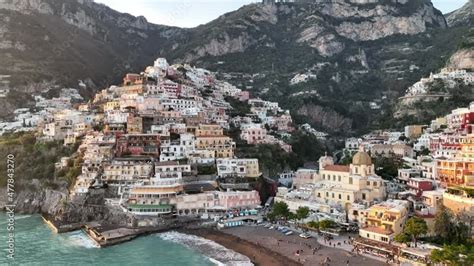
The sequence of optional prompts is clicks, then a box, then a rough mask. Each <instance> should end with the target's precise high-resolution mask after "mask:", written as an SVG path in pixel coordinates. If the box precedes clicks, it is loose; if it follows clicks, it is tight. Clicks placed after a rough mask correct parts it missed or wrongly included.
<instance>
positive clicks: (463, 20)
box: [446, 0, 474, 27]
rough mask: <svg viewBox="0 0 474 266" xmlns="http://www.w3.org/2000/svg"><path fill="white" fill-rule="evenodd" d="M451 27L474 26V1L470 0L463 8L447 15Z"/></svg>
mask: <svg viewBox="0 0 474 266" xmlns="http://www.w3.org/2000/svg"><path fill="white" fill-rule="evenodd" d="M446 21H447V22H448V25H449V26H450V27H452V26H458V25H473V23H474V0H469V1H468V2H467V3H466V4H465V5H464V6H463V7H461V8H460V9H458V10H455V11H453V12H451V13H449V14H447V15H446Z"/></svg>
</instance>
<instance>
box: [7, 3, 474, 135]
mask: <svg viewBox="0 0 474 266" xmlns="http://www.w3.org/2000/svg"><path fill="white" fill-rule="evenodd" d="M464 13H465V12H464ZM464 13H463V12H461V13H460V14H464ZM0 14H1V15H2V16H1V17H2V20H0V36H1V37H2V38H1V40H2V41H0V56H1V57H2V58H6V60H2V61H1V62H0V75H11V77H9V78H8V77H7V78H6V82H5V79H3V82H4V84H7V86H9V87H10V88H12V91H14V93H10V94H9V95H8V97H7V98H0V109H2V108H3V110H0V111H4V112H1V113H11V111H12V110H13V108H14V107H18V106H25V105H26V106H27V103H29V102H31V92H33V91H35V90H36V91H38V90H40V89H43V88H45V87H54V86H77V82H78V80H82V81H84V82H85V83H86V84H87V88H88V89H84V90H83V91H82V93H83V94H85V95H86V96H87V94H89V93H91V92H92V91H93V90H94V89H95V88H99V87H102V86H106V85H108V84H111V83H113V82H119V80H120V78H121V77H122V76H123V74H124V73H126V72H138V71H141V69H143V67H144V66H146V65H147V64H149V62H150V61H151V60H153V59H154V58H156V57H158V56H161V57H166V58H168V59H169V60H170V61H173V62H190V63H193V64H196V65H200V66H204V67H207V68H209V69H210V70H213V71H216V72H217V74H218V75H219V77H220V78H224V79H228V80H229V81H231V82H233V83H235V84H236V85H238V86H239V87H241V88H247V89H249V90H250V91H251V93H252V94H254V95H256V96H261V97H262V98H267V99H270V100H276V101H278V102H280V104H282V105H283V106H284V107H286V108H289V109H291V110H292V112H293V113H294V114H295V115H296V118H297V120H298V121H300V122H302V121H305V122H310V123H311V124H312V125H313V126H315V127H316V128H318V129H321V130H324V131H328V132H331V133H341V134H351V133H354V132H356V131H361V130H366V129H369V128H375V127H381V126H385V125H384V124H383V123H381V122H380V121H387V119H385V118H386V117H390V115H391V107H392V106H393V103H394V100H395V99H396V98H397V97H398V96H400V94H401V93H402V92H403V91H405V89H406V88H407V87H408V86H409V85H411V84H412V83H414V82H416V81H417V80H419V79H420V77H422V76H424V75H428V74H429V73H430V72H431V71H434V70H436V69H439V68H440V67H442V66H444V65H445V64H446V61H447V60H448V59H449V58H450V56H451V55H452V54H454V53H455V52H456V51H457V49H458V47H459V46H460V43H461V42H462V39H463V36H464V35H465V33H466V32H467V31H468V30H469V28H470V25H472V24H469V23H470V22H466V23H468V24H466V23H464V22H463V23H460V22H459V23H458V22H454V21H461V19H458V18H460V17H463V16H464V15H463V16H461V15H457V16H454V15H452V14H450V15H449V16H451V17H453V19H452V20H451V21H453V23H452V25H453V26H452V27H451V28H449V29H448V28H447V23H446V20H445V18H444V16H443V15H442V14H441V12H439V11H438V10H436V9H435V8H434V7H433V5H432V3H431V1H429V0H378V1H376V0H334V1H331V2H328V1H319V0H313V1H296V3H277V4H266V5H264V4H250V5H246V6H244V7H242V8H240V9H239V10H236V11H234V12H230V13H227V14H225V15H223V16H221V17H219V18H218V19H216V20H214V21H212V22H210V23H208V24H205V25H201V26H199V27H196V28H193V29H180V28H175V27H167V26H161V25H154V24H151V23H148V22H147V21H146V19H145V18H143V17H133V16H131V15H128V14H122V13H119V12H116V11H114V10H112V9H110V8H108V7H106V6H104V5H101V4H97V3H94V2H92V1H86V0H66V1H54V0H0ZM454 17H457V18H456V19H454ZM462 21H464V20H462ZM25 33H26V34H25ZM468 50H469V49H468ZM110 73H113V75H110ZM0 77H1V76H0ZM298 77H305V78H303V80H304V81H303V82H290V81H291V80H292V79H294V78H296V79H294V80H298ZM53 94H54V90H52V91H51V93H50V95H53ZM341 96H342V97H341ZM374 106H375V108H381V109H373V108H374ZM380 118H384V119H382V120H381V119H380Z"/></svg>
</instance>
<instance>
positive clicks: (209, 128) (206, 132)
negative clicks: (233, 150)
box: [196, 125, 224, 137]
mask: <svg viewBox="0 0 474 266" xmlns="http://www.w3.org/2000/svg"><path fill="white" fill-rule="evenodd" d="M222 135H224V130H223V129H222V127H221V126H220V125H199V127H198V128H197V129H196V137H210V136H222Z"/></svg>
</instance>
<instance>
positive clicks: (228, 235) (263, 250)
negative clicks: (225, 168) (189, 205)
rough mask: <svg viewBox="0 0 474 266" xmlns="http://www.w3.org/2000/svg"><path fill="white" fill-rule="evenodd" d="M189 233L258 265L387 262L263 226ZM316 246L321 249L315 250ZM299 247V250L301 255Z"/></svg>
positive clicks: (373, 263)
mask: <svg viewBox="0 0 474 266" xmlns="http://www.w3.org/2000/svg"><path fill="white" fill-rule="evenodd" d="M186 233H190V234H194V235H198V236H200V237H204V238H206V239H209V240H212V241H214V242H216V243H219V244H221V245H223V246H225V247H226V248H229V249H232V250H234V251H236V252H239V253H241V254H243V255H245V256H247V257H249V258H250V259H251V260H252V262H253V263H255V264H256V265H268V266H273V265H347V263H349V265H365V266H369V265H370V266H372V265H376V266H378V265H385V264H384V263H382V262H380V261H377V260H373V259H370V258H366V257H363V256H360V255H359V256H355V255H354V254H351V253H350V252H348V251H345V250H341V249H337V248H330V247H325V246H321V245H320V244H318V242H317V240H316V239H315V238H310V239H303V238H300V237H299V236H298V235H291V236H285V235H283V234H281V233H280V232H278V231H276V230H270V229H267V228H264V227H262V226H242V227H235V228H229V229H223V230H211V229H200V230H192V231H186ZM315 247H319V249H318V250H316V251H314V250H313V249H314V248H315ZM297 250H300V252H299V253H300V254H299V255H297ZM301 250H302V252H301ZM313 252H314V254H313ZM327 258H329V259H327Z"/></svg>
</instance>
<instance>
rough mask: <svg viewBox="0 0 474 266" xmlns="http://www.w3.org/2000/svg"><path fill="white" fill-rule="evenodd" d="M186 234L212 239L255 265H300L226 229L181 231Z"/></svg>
mask: <svg viewBox="0 0 474 266" xmlns="http://www.w3.org/2000/svg"><path fill="white" fill-rule="evenodd" d="M182 232H183V233H186V234H193V235H196V236H200V237H203V238H205V239H208V240H212V241H214V242H216V243H218V244H220V245H222V246H224V247H226V248H228V249H231V250H233V251H235V252H238V253H240V254H242V255H245V256H247V257H248V258H250V260H251V261H252V263H254V264H255V265H262V266H263V265H269V266H270V265H272V266H296V265H302V264H301V263H298V262H297V261H295V260H292V259H290V258H288V257H286V256H285V255H283V254H281V253H278V252H275V251H272V250H271V249H269V248H267V247H265V246H263V245H257V244H256V243H254V242H252V241H248V240H246V239H244V238H241V237H239V236H236V235H233V234H228V232H227V230H223V231H220V230H215V229H196V230H185V231H182Z"/></svg>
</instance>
